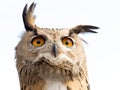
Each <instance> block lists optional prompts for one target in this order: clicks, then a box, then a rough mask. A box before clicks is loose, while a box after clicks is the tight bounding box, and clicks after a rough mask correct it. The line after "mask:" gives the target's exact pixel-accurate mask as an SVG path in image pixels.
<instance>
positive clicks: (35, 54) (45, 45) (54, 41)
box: [18, 28, 84, 66]
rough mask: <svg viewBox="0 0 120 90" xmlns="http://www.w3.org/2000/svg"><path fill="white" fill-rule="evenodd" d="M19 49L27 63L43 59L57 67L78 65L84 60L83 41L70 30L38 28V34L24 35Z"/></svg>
mask: <svg viewBox="0 0 120 90" xmlns="http://www.w3.org/2000/svg"><path fill="white" fill-rule="evenodd" d="M19 48H20V50H18V51H19V53H20V54H21V56H22V57H24V59H25V60H27V61H31V62H38V61H41V60H42V59H43V60H44V61H45V62H49V63H50V64H51V65H56V66H58V65H59V63H60V64H62V63H63V62H69V63H71V64H73V65H76V64H78V63H80V61H82V59H83V58H84V55H82V54H83V47H82V43H81V39H80V38H79V37H78V35H77V34H72V35H70V29H46V28H38V29H36V32H33V31H28V32H26V33H25V34H24V35H23V38H22V40H21V41H20V43H19V45H18V49H19ZM81 56H82V57H81ZM80 58H81V60H80Z"/></svg>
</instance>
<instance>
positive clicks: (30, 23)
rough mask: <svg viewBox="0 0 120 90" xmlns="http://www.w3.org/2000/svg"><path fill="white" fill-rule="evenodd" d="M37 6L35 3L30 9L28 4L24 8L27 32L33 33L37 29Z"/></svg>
mask: <svg viewBox="0 0 120 90" xmlns="http://www.w3.org/2000/svg"><path fill="white" fill-rule="evenodd" d="M35 6H36V4H35V3H34V2H33V3H32V4H31V5H30V7H29V8H28V9H27V4H26V5H25V7H24V10H23V14H22V16H23V22H24V26H25V29H26V31H33V30H34V29H35V24H34V20H35V16H33V12H34V9H35Z"/></svg>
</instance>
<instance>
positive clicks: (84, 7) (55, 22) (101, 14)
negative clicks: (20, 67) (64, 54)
mask: <svg viewBox="0 0 120 90" xmlns="http://www.w3.org/2000/svg"><path fill="white" fill-rule="evenodd" d="M33 1H35V2H36V4H37V6H36V9H35V15H36V24H37V25H38V26H40V27H58V28H59V27H67V28H70V27H73V26H76V25H79V24H88V25H95V26H99V27H100V29H99V30H97V31H98V32H99V33H98V34H84V35H81V36H82V37H83V38H84V39H85V40H86V41H87V42H88V43H89V44H88V45H86V44H84V46H85V52H86V57H87V64H88V70H89V82H90V85H91V90H120V40H119V39H120V1H119V0H1V1H0V90H19V80H18V75H17V70H16V67H15V59H14V57H15V50H14V48H15V46H16V45H17V43H18V41H19V40H20V37H19V36H21V35H22V33H23V32H24V31H25V29H24V25H23V22H22V10H23V8H24V6H25V4H26V3H28V5H30V4H31V3H32V2H33Z"/></svg>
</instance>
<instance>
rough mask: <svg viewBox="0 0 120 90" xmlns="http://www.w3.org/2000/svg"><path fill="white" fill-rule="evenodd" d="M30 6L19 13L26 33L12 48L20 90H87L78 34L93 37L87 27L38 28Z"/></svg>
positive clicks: (32, 8) (81, 47)
mask: <svg viewBox="0 0 120 90" xmlns="http://www.w3.org/2000/svg"><path fill="white" fill-rule="evenodd" d="M35 6H36V4H35V3H32V4H31V5H30V7H29V8H28V9H27V5H26V6H25V8H24V10H23V22H24V26H25V29H26V32H25V33H24V35H23V36H22V39H21V40H20V42H19V43H18V45H17V46H16V67H17V71H18V75H19V81H20V90H90V86H89V83H88V75H87V66H86V58H85V53H84V49H83V45H82V39H81V38H79V37H78V34H79V33H86V32H91V33H97V32H96V31H93V30H91V29H98V27H96V26H91V25H78V26H76V27H73V28H39V27H38V26H37V25H35V23H34V19H35V17H34V16H33V11H34V8H35Z"/></svg>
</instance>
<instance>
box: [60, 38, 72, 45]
mask: <svg viewBox="0 0 120 90" xmlns="http://www.w3.org/2000/svg"><path fill="white" fill-rule="evenodd" d="M62 43H63V45H65V46H67V47H72V46H73V44H74V43H73V40H72V39H71V38H68V37H64V38H63V39H62Z"/></svg>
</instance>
